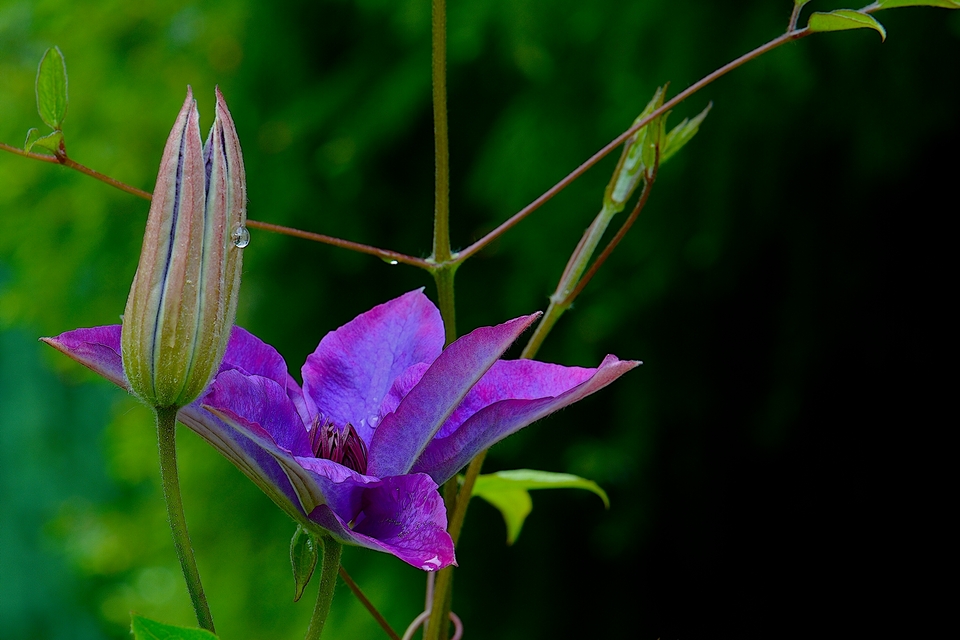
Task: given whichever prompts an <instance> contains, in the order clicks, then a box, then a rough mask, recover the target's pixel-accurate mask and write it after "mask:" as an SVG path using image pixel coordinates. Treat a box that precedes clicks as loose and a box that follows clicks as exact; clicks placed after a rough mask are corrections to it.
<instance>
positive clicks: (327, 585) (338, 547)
mask: <svg viewBox="0 0 960 640" xmlns="http://www.w3.org/2000/svg"><path fill="white" fill-rule="evenodd" d="M317 541H318V542H319V543H320V545H321V546H322V547H323V551H322V553H321V554H320V588H319V589H317V604H316V605H314V607H313V616H312V617H311V618H310V626H309V627H307V635H305V636H304V640H319V638H320V635H321V634H322V633H323V625H325V624H326V622H327V615H328V614H329V613H330V605H331V604H333V590H334V587H336V586H337V573H338V572H339V570H340V555H341V554H342V553H343V545H342V544H340V543H339V542H337V541H336V540H334V539H333V538H331V537H330V536H321V537H318V538H317Z"/></svg>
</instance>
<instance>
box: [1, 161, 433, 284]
mask: <svg viewBox="0 0 960 640" xmlns="http://www.w3.org/2000/svg"><path fill="white" fill-rule="evenodd" d="M0 149H2V150H4V151H9V152H10V153H14V154H17V155H20V156H23V157H25V158H30V159H32V160H39V161H41V162H49V163H51V164H59V165H62V166H64V167H67V168H70V169H74V170H76V171H79V172H80V173H83V174H86V175H88V176H90V177H92V178H96V179H97V180H100V181H101V182H104V183H106V184H108V185H110V186H112V187H116V188H117V189H120V190H121V191H126V192H127V193H130V194H133V195H135V196H137V197H139V198H143V199H144V200H151V199H152V198H153V195H152V194H151V193H150V192H149V191H144V190H142V189H137V188H136V187H132V186H130V185H128V184H125V183H123V182H120V181H119V180H116V179H114V178H111V177H110V176H108V175H104V174H102V173H100V172H99V171H96V170H95V169H91V168H90V167H87V166H84V165H82V164H80V163H79V162H75V161H73V160H71V159H70V158H68V157H66V156H48V155H44V154H41V153H31V152H29V151H24V150H23V149H18V148H16V147H12V146H10V145H8V144H4V143H2V142H0ZM247 226H248V227H250V228H251V229H262V230H264V231H270V232H272V233H279V234H282V235H287V236H292V237H294V238H301V239H304V240H311V241H313V242H320V243H322V244H328V245H332V246H334V247H340V248H341V249H348V250H350V251H356V252H357V253H365V254H367V255H371V256H376V257H378V258H380V259H381V260H383V261H385V262H390V263H393V264H396V263H403V264H409V265H412V266H414V267H420V268H421V269H426V270H428V271H434V270H435V269H436V268H437V267H436V265H435V264H434V263H432V262H429V261H428V260H424V259H423V258H414V257H413V256H408V255H406V254H403V253H398V252H396V251H389V250H387V249H379V248H377V247H371V246H370V245H366V244H361V243H359V242H351V241H350V240H341V239H340V238H334V237H332V236H325V235H323V234H320V233H313V232H310V231H301V230H300V229H294V228H292V227H285V226H283V225H279V224H273V223H270V222H258V221H257V220H247Z"/></svg>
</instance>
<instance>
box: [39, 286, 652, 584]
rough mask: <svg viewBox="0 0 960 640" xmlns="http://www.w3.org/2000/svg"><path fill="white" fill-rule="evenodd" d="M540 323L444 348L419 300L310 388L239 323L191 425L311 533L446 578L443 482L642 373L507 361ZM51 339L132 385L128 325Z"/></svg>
mask: <svg viewBox="0 0 960 640" xmlns="http://www.w3.org/2000/svg"><path fill="white" fill-rule="evenodd" d="M536 318H537V315H530V316H525V317H520V318H516V319H514V320H511V321H509V322H506V323H504V324H501V325H497V326H494V327H481V328H479V329H477V330H475V331H473V332H471V333H469V334H467V335H465V336H463V337H462V338H460V339H459V340H457V341H455V342H454V343H453V344H451V345H450V346H449V347H447V348H446V349H443V342H444V333H443V323H442V320H441V318H440V313H439V312H438V311H437V308H436V307H435V306H434V305H433V303H431V302H430V300H429V299H428V298H427V297H426V296H425V295H423V293H422V292H421V291H412V292H410V293H407V294H405V295H403V296H400V297H399V298H396V299H394V300H391V301H390V302H387V303H385V304H382V305H379V306H377V307H374V308H373V309H371V310H370V311H367V312H366V313H363V314H361V315H359V316H358V317H356V318H354V319H353V320H352V321H350V322H348V323H347V324H346V325H344V326H342V327H340V328H339V329H337V330H336V331H332V332H330V333H328V334H327V335H326V336H325V337H324V338H323V340H321V341H320V344H319V346H318V347H317V349H316V351H314V352H313V353H312V354H311V355H310V356H309V357H308V358H307V362H306V363H305V364H304V366H303V368H302V374H303V387H302V388H301V387H300V386H299V385H297V383H296V382H295V381H294V380H293V378H292V377H291V376H290V374H289V373H288V372H287V367H286V364H285V363H284V361H283V359H282V358H281V357H280V355H279V354H278V353H277V352H276V350H274V349H273V348H272V347H270V346H269V345H267V344H265V343H263V342H262V341H260V340H259V339H257V338H256V337H255V336H253V335H252V334H250V333H248V332H247V331H245V330H243V329H240V328H239V327H235V328H234V330H233V333H232V335H231V337H230V342H229V344H228V346H227V351H226V355H225V357H224V360H223V364H222V365H221V366H220V370H219V372H218V374H217V376H216V378H215V379H214V381H213V383H212V384H211V385H210V387H209V388H208V389H207V391H206V393H205V394H204V395H202V396H201V397H200V398H199V399H198V400H197V401H195V402H194V403H192V404H190V405H188V406H187V407H184V408H183V409H181V410H180V414H179V417H180V420H181V422H183V423H184V424H186V425H187V426H188V427H190V428H191V429H193V430H194V431H196V432H197V433H198V434H199V435H200V436H201V437H203V438H204V439H205V440H207V442H209V443H210V444H212V445H213V446H214V447H215V448H216V449H217V450H218V451H220V452H221V453H223V454H224V455H225V456H226V457H227V458H229V459H230V460H231V461H232V462H233V463H234V464H235V465H236V466H237V467H238V468H239V469H240V470H241V471H243V472H244V473H245V474H246V475H247V477H249V478H250V479H251V480H253V482H254V483H255V484H256V485H257V486H259V487H260V488H261V489H262V490H263V491H264V492H265V493H266V494H267V495H269V496H270V497H271V498H272V499H273V501H274V502H276V503H277V504H278V505H279V506H280V507H281V508H282V509H284V511H286V512H287V513H288V514H290V515H291V516H292V517H293V518H294V519H295V520H296V521H297V522H299V523H300V524H301V525H303V526H305V527H307V528H308V529H312V530H314V531H319V530H323V531H324V532H326V533H328V534H329V535H332V536H333V537H334V538H335V539H337V540H338V541H340V542H342V543H346V544H354V545H359V546H362V547H367V548H370V549H376V550H379V551H385V552H387V553H391V554H393V555H395V556H397V557H398V558H400V559H401V560H404V561H405V562H407V563H409V564H411V565H413V566H415V567H418V568H421V569H424V570H426V571H432V570H436V569H441V568H443V567H445V566H447V565H449V564H452V563H454V562H455V560H454V552H453V543H452V541H451V539H450V536H449V535H448V534H447V532H446V525H447V520H446V512H445V510H444V505H443V501H442V500H441V498H440V495H439V492H438V490H437V488H438V485H439V484H442V483H443V482H445V481H447V480H448V479H450V478H451V477H453V475H454V474H456V473H457V471H459V470H460V469H461V468H462V467H463V466H464V465H465V464H467V463H468V462H469V461H470V460H471V459H472V458H473V457H474V456H475V455H476V454H477V453H479V452H480V451H482V450H484V449H486V448H488V447H490V446H491V445H492V444H494V443H495V442H497V441H499V440H501V439H502V438H504V437H506V436H507V435H509V434H511V433H513V432H515V431H517V430H519V429H521V428H523V427H525V426H526V425H528V424H530V423H531V422H533V421H534V420H537V419H539V418H542V417H544V416H546V415H548V414H550V413H552V412H554V411H556V410H558V409H560V408H562V407H565V406H567V405H569V404H571V403H573V402H576V401H577V400H580V399H581V398H583V397H585V396H587V395H590V394H591V393H593V392H595V391H598V390H599V389H601V388H603V387H605V386H606V385H608V384H610V383H611V382H613V381H614V380H615V379H617V378H618V377H620V376H621V375H623V374H624V373H626V372H627V371H629V370H630V369H632V368H633V367H635V366H637V365H638V364H639V363H638V362H635V361H620V360H618V359H617V358H616V357H614V356H607V357H606V358H605V359H604V360H603V362H602V363H601V364H600V366H599V367H598V368H596V369H586V368H581V367H564V366H560V365H553V364H546V363H543V362H537V361H533V360H511V361H508V360H500V359H499V358H500V356H501V355H502V354H503V352H504V351H505V350H506V349H507V348H508V347H509V346H510V344H511V343H512V342H513V341H514V340H515V339H516V338H517V336H518V335H519V334H520V333H521V332H522V331H523V330H524V329H526V328H527V327H528V326H529V325H530V324H531V323H532V322H533V321H534V320H535V319H536ZM45 342H47V343H48V344H50V345H52V346H53V347H55V348H56V349H59V350H60V351H62V352H64V353H65V354H67V355H69V356H70V357H72V358H73V359H75V360H77V361H78V362H80V363H82V364H84V365H86V366H88V367H90V368H91V369H93V370H94V371H97V372H98V373H100V374H101V375H103V376H104V377H106V378H107V379H109V380H111V381H112V382H114V383H116V384H117V385H119V386H121V387H124V388H129V385H128V383H127V381H126V377H125V376H124V374H123V367H122V364H121V360H120V327H119V326H107V327H97V328H93V329H77V330H75V331H70V332H67V333H64V334H62V335H60V336H58V337H56V338H47V339H45Z"/></svg>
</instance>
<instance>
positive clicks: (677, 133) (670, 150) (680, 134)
mask: <svg viewBox="0 0 960 640" xmlns="http://www.w3.org/2000/svg"><path fill="white" fill-rule="evenodd" d="M712 108H713V103H712V102H711V103H709V104H708V105H707V106H706V108H705V109H704V110H703V111H701V112H700V113H699V114H697V115H696V116H694V118H693V119H692V120H690V119H688V118H684V119H683V120H681V121H680V124H678V125H677V126H675V127H674V128H673V129H671V130H670V133H668V134H667V139H666V141H665V142H664V143H663V150H662V151H661V152H660V164H663V163H664V162H666V161H667V160H668V159H669V158H670V157H672V156H673V155H674V154H675V153H677V151H680V149H682V148H683V145H685V144H687V143H688V142H690V140H691V139H692V138H693V136H695V135H697V131H699V130H700V123H701V122H703V119H704V118H706V117H707V114H708V113H710V109H712Z"/></svg>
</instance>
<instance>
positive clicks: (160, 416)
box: [156, 407, 216, 633]
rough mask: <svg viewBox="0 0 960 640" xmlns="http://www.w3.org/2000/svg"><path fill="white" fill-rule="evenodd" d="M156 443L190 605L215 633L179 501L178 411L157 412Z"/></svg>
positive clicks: (203, 623)
mask: <svg viewBox="0 0 960 640" xmlns="http://www.w3.org/2000/svg"><path fill="white" fill-rule="evenodd" d="M156 414H157V439H158V441H159V445H160V479H161V482H162V484H163V497H164V498H165V499H166V502H167V518H168V519H169V521H170V531H171V533H172V534H173V544H174V546H175V547H176V548H177V557H178V558H179V559H180V568H181V569H182V570H183V579H184V580H185V581H186V583H187V591H188V592H189V593H190V601H191V602H192V603H193V610H194V611H195V612H196V614H197V622H198V623H199V624H200V626H201V627H203V628H204V629H206V630H208V631H210V632H212V633H216V631H215V630H214V628H213V617H212V616H211V615H210V607H209V606H208V605H207V598H206V596H204V595H203V585H202V584H200V572H199V571H198V570H197V561H196V559H195V558H194V557H193V547H192V546H191V544H190V534H189V533H187V521H186V518H184V515H183V500H182V499H181V497H180V478H179V477H178V475H177V440H176V437H177V408H176V407H165V408H157V409H156Z"/></svg>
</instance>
